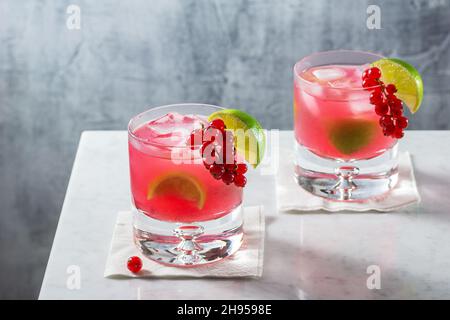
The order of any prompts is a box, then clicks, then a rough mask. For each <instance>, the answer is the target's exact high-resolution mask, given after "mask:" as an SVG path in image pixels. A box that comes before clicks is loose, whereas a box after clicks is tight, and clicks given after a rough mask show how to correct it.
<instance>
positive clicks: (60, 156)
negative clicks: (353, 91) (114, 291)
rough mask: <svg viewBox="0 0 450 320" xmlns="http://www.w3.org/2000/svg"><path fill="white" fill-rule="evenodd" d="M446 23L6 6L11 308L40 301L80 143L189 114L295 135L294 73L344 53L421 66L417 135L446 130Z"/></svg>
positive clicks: (1, 156)
mask: <svg viewBox="0 0 450 320" xmlns="http://www.w3.org/2000/svg"><path fill="white" fill-rule="evenodd" d="M72 3H73V4H78V5H79V6H80V7H81V10H82V12H81V30H79V31H70V30H68V29H67V28H66V18H67V15H66V12H65V11H66V8H67V6H68V5H69V4H72ZM368 4H378V5H379V6H380V7H381V14H382V15H381V26H382V29H381V30H368V29H367V27H366V17H367V14H366V9H367V6H368ZM449 17H450V1H447V0H433V1H425V0H423V1H419V0H417V1H414V0H397V1H381V0H371V1H360V0H341V1H325V0H315V1H310V0H308V1H306V0H305V1H301V0H297V1H295V0H289V1H275V0H273V1H269V0H258V1H257V0H216V1H213V0H197V1H194V0H147V1H145V0H141V1H139V0H129V1H119V0H114V1H99V0H96V1H81V0H72V1H62V0H60V1H57V0H54V1H50V0H41V1H25V0H0V270H1V272H0V298H12V297H16V298H32V297H36V296H37V294H38V291H39V287H40V283H41V280H42V276H43V272H44V270H45V265H46V261H47V257H48V254H49V250H50V246H51V243H52V240H53V235H54V231H55V228H56V224H57V221H58V216H59V212H60V208H61V204H62V201H63V198H64V193H65V188H66V186H67V182H68V178H69V175H70V169H71V166H72V163H73V159H74V155H75V151H76V148H77V142H78V139H79V136H80V133H81V131H82V130H86V129H125V126H126V124H127V121H128V119H129V118H130V117H131V116H132V115H134V114H136V113H137V112H139V111H142V110H144V109H145V108H146V107H147V106H156V105H162V104H169V103H175V102H182V101H184V102H206V103H213V104H219V105H223V106H227V107H237V108H241V109H244V110H247V111H249V112H250V113H252V114H254V115H255V116H256V117H257V118H258V119H260V120H261V122H262V124H263V125H264V126H265V127H267V128H282V129H289V128H292V123H291V121H292V120H291V99H292V96H291V69H292V66H293V64H294V63H295V61H297V60H298V59H299V58H301V57H303V56H305V55H307V54H309V53H312V52H315V51H320V50H330V49H341V48H349V49H361V50H370V51H375V52H380V53H382V54H385V55H387V56H397V57H401V58H404V59H407V60H409V61H411V62H412V63H414V64H415V65H416V66H417V67H418V68H419V70H420V71H421V72H422V74H423V77H424V81H425V92H426V95H425V100H424V104H423V109H422V110H421V111H420V112H419V113H418V114H417V115H416V116H414V118H413V119H412V121H411V128H413V129H449V128H450V125H449V120H450V110H449V108H448V101H449V100H450V91H449V83H450V66H449V63H450V55H449V41H450V40H449V39H450V33H449V31H450V19H449ZM118 209H120V208H118Z"/></svg>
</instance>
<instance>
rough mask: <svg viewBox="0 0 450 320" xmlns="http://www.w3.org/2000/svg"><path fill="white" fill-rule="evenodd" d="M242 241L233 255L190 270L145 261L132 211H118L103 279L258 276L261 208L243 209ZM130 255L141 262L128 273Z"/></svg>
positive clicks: (262, 239) (260, 268)
mask: <svg viewBox="0 0 450 320" xmlns="http://www.w3.org/2000/svg"><path fill="white" fill-rule="evenodd" d="M243 214H244V242H243V244H242V246H241V248H240V249H239V251H237V252H236V253H235V254H233V255H232V256H230V257H227V258H225V259H223V260H222V261H218V262H214V263H211V264H206V265H202V266H197V267H191V268H180V267H169V266H165V265H162V264H159V263H157V262H155V261H153V260H150V259H147V258H145V257H144V256H143V255H142V254H141V253H140V252H139V250H138V249H137V248H136V246H135V244H134V242H133V231H132V212H130V211H124V212H119V213H118V215H117V220H116V226H115V230H114V234H113V238H112V240H111V248H110V251H109V255H108V259H107V262H106V267H105V272H104V276H105V277H109V278H114V277H116V278H117V277H166V278H170V277H223V278H229V277H260V276H261V275H262V270H263V253H264V228H265V223H264V215H263V213H262V208H261V207H258V206H256V207H245V208H244V212H243ZM131 256H139V257H141V259H142V261H143V268H142V270H141V271H140V272H139V273H137V274H133V273H131V272H130V271H129V270H128V269H127V266H126V262H127V260H128V258H129V257H131Z"/></svg>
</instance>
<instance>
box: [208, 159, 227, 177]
mask: <svg viewBox="0 0 450 320" xmlns="http://www.w3.org/2000/svg"><path fill="white" fill-rule="evenodd" d="M209 172H210V173H211V175H212V176H213V177H214V178H215V179H217V180H220V179H222V176H223V174H224V173H225V168H224V167H223V164H217V163H214V164H213V165H212V166H211V167H210V168H209Z"/></svg>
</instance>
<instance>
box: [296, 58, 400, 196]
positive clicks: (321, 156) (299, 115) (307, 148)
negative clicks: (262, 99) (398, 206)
mask: <svg viewBox="0 0 450 320" xmlns="http://www.w3.org/2000/svg"><path fill="white" fill-rule="evenodd" d="M380 58H382V57H381V56H378V55H375V54H371V53H365V52H357V51H329V52H321V53H316V54H313V55H311V56H308V57H306V58H304V59H302V60H301V61H299V62H298V63H297V64H296V65H295V67H294V132H295V138H296V157H295V176H296V179H297V181H298V183H299V184H300V185H301V186H302V187H303V188H305V189H306V190H308V191H310V192H312V193H313V194H315V195H318V196H322V197H325V198H328V199H333V200H341V201H363V200H366V199H368V198H371V197H375V196H378V195H381V194H383V193H385V192H388V191H389V190H390V189H391V188H393V187H394V186H395V184H396V183H397V179H398V171H397V140H396V139H395V138H392V137H389V136H385V135H384V134H383V131H382V129H381V128H380V126H379V119H380V117H379V115H377V114H376V113H375V110H374V107H373V105H372V104H371V103H370V101H369V96H370V92H369V91H367V90H364V88H363V87H362V80H361V79H362V77H361V76H362V72H363V71H364V70H365V69H366V68H367V67H368V65H369V64H370V63H371V62H373V61H376V60H379V59H380Z"/></svg>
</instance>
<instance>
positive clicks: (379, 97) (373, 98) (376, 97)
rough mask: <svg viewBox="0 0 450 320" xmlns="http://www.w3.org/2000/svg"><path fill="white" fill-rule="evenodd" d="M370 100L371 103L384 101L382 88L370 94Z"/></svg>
mask: <svg viewBox="0 0 450 320" xmlns="http://www.w3.org/2000/svg"><path fill="white" fill-rule="evenodd" d="M369 101H370V103H371V104H379V103H382V102H383V94H382V93H381V91H380V90H374V91H373V92H372V93H371V94H370V98H369Z"/></svg>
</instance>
